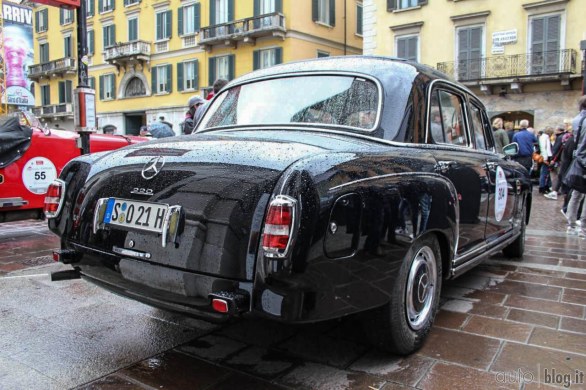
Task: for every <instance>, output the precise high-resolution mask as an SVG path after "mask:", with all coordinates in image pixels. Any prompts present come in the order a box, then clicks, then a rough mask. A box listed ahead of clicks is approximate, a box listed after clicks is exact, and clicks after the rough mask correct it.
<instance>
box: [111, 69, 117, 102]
mask: <svg viewBox="0 0 586 390" xmlns="http://www.w3.org/2000/svg"><path fill="white" fill-rule="evenodd" d="M110 90H111V91H112V96H111V98H112V99H114V98H115V97H116V76H114V75H113V74H111V75H110Z"/></svg>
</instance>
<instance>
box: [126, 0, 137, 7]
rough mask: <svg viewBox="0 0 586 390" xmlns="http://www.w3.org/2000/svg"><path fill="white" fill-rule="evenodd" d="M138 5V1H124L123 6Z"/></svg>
mask: <svg viewBox="0 0 586 390" xmlns="http://www.w3.org/2000/svg"><path fill="white" fill-rule="evenodd" d="M138 3H140V0H124V6H125V7H128V6H129V5H134V4H138Z"/></svg>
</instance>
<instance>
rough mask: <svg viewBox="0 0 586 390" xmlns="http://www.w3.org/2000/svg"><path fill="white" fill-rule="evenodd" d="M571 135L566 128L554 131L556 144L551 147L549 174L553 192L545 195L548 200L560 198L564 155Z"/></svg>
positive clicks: (559, 127)
mask: <svg viewBox="0 0 586 390" xmlns="http://www.w3.org/2000/svg"><path fill="white" fill-rule="evenodd" d="M570 135H571V133H569V132H567V131H566V128H565V126H561V125H560V126H558V127H557V128H556V129H555V130H554V136H555V138H554V143H553V146H552V147H551V154H552V158H551V161H550V163H549V173H550V175H551V176H552V178H551V181H552V184H553V186H552V191H550V192H549V193H547V194H545V197H546V198H548V199H553V200H556V199H557V198H558V192H559V191H560V190H561V187H562V175H561V160H562V154H563V151H564V149H565V147H566V143H567V141H568V138H569V136H570Z"/></svg>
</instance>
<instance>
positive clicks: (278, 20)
mask: <svg viewBox="0 0 586 390" xmlns="http://www.w3.org/2000/svg"><path fill="white" fill-rule="evenodd" d="M286 32H287V29H286V27H285V16H284V15H283V14H281V13H278V12H273V13H270V14H264V15H260V16H255V17H252V18H246V19H241V20H236V21H234V22H230V23H223V24H215V25H213V26H208V27H204V28H202V29H201V31H200V36H199V44H200V45H202V46H204V47H205V49H206V50H211V48H212V46H214V45H226V46H234V47H235V46H236V44H237V43H238V41H242V42H245V43H250V44H254V43H255V42H256V38H259V37H265V36H273V37H279V38H281V39H285V33H286Z"/></svg>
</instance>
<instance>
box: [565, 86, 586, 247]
mask: <svg viewBox="0 0 586 390" xmlns="http://www.w3.org/2000/svg"><path fill="white" fill-rule="evenodd" d="M579 109H580V112H579V113H578V115H576V117H575V118H574V119H573V120H572V127H573V129H574V138H575V141H576V151H575V153H573V154H574V158H573V159H572V163H571V165H570V167H569V168H568V172H566V175H565V177H564V184H566V185H567V186H568V187H569V188H570V189H571V190H572V195H571V197H570V202H569V203H568V210H567V213H566V218H567V220H568V226H567V229H566V232H567V233H568V234H571V235H578V236H579V237H582V238H585V237H586V231H585V229H586V210H584V208H582V211H581V213H580V222H581V226H578V224H577V223H576V220H577V219H578V218H577V217H578V209H579V208H580V203H582V202H583V201H584V197H585V195H586V95H585V96H582V97H581V98H580V100H579Z"/></svg>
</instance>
